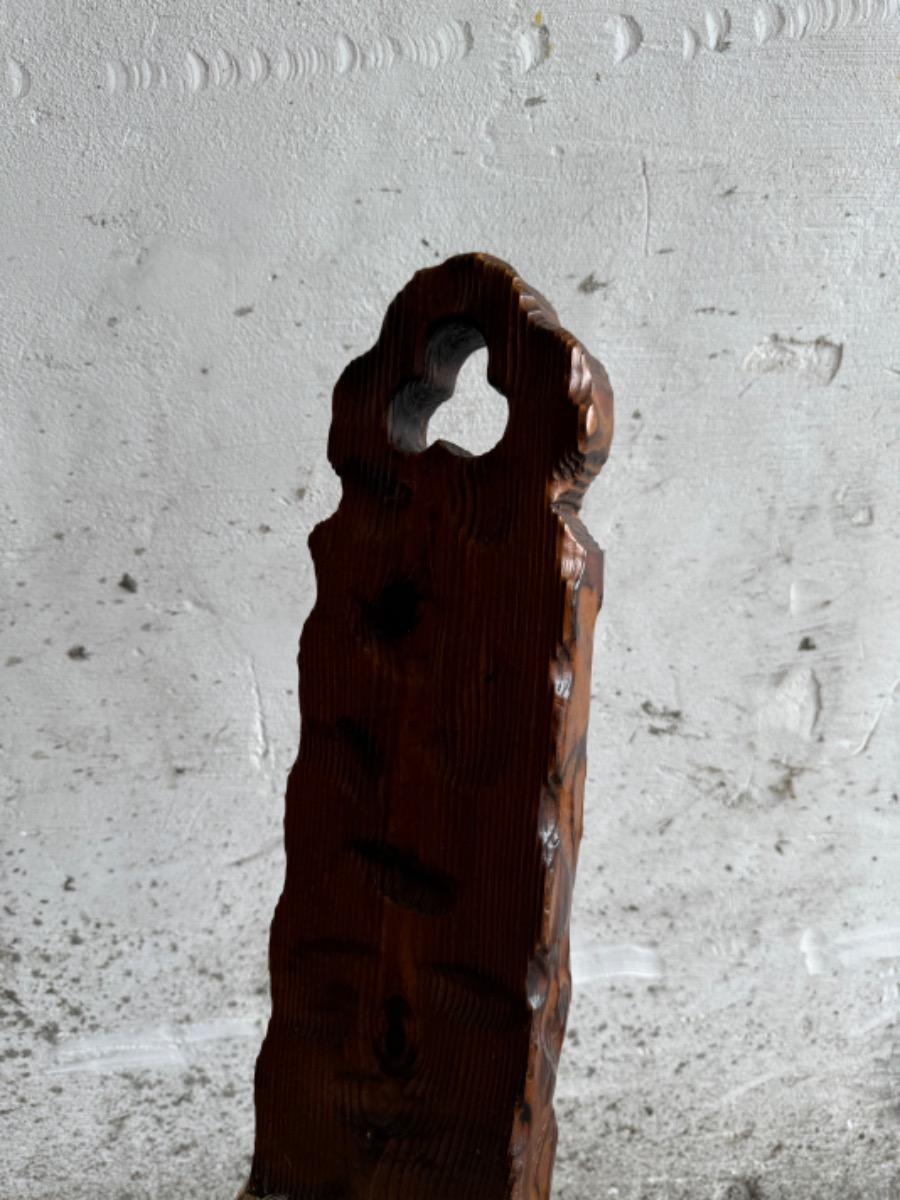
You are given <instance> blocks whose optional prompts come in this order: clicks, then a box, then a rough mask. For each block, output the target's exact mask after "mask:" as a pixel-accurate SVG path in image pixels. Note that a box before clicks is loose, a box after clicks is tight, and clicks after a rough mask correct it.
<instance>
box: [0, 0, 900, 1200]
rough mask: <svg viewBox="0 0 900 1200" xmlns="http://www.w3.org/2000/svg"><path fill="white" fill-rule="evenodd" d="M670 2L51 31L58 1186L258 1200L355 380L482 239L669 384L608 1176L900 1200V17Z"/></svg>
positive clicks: (14, 13) (6, 951)
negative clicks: (407, 293) (275, 974)
mask: <svg viewBox="0 0 900 1200" xmlns="http://www.w3.org/2000/svg"><path fill="white" fill-rule="evenodd" d="M624 3H626V4H627V5H628V8H627V10H626V11H625V12H624V13H623V11H622V10H620V9H618V8H616V7H614V6H612V5H611V4H609V3H606V2H605V0H570V2H568V3H564V2H563V0H556V2H550V3H548V4H547V5H546V6H545V7H544V8H543V11H542V12H540V13H538V12H536V10H535V8H534V7H531V6H528V5H526V4H524V3H519V2H517V0H513V2H510V3H486V4H485V3H481V4H479V3H475V2H474V0H460V3H459V4H458V5H456V6H454V7H452V8H449V9H448V8H445V7H444V6H443V5H441V4H438V3H434V2H431V0H426V2H419V3H414V2H413V0H400V2H398V3H396V4H392V5H389V4H385V3H374V4H372V3H369V4H365V5H364V4H362V3H356V2H350V0H345V2H342V3H330V4H327V3H326V4H320V5H314V4H313V3H311V0H298V2H297V3H289V2H288V0H221V2H216V0H208V3H201V2H200V0H181V2H180V3H177V4H176V3H173V2H169V3H162V2H152V0H142V2H138V0H133V2H132V3H129V4H127V5H126V4H122V3H114V2H113V0H56V2H54V3H51V2H45V3H40V2H38V0H5V2H4V3H2V4H0V165H2V191H0V195H2V205H3V212H2V221H0V247H2V289H3V291H2V296H3V299H2V308H0V314H2V315H0V378H2V396H3V402H2V408H0V428H2V434H3V451H2V454H3V459H2V464H3V465H2V472H0V502H2V520H3V525H2V529H3V533H2V547H0V548H2V565H3V572H2V581H3V582H2V607H3V627H2V635H0V641H2V646H0V679H2V684H3V687H2V698H3V706H4V707H3V722H2V731H0V741H2V753H3V764H2V798H3V803H4V837H3V858H2V863H3V870H4V882H3V888H4V896H3V900H2V903H3V905H4V909H3V911H4V917H3V924H2V933H0V936H2V954H3V958H2V970H3V980H2V996H3V998H2V1001H0V1008H2V1010H3V1021H4V1024H3V1032H2V1035H0V1038H2V1040H0V1055H2V1056H3V1058H2V1067H3V1078H4V1088H3V1098H2V1108H3V1136H2V1138H0V1145H2V1149H0V1165H2V1170H0V1195H2V1197H4V1198H5V1200H13V1198H15V1200H58V1198H59V1197H61V1196H65V1197H66V1198H67V1200H88V1198H91V1200H94V1198H95V1197H97V1196H101V1195H102V1196H105V1197H110V1198H111V1200H145V1198H150V1197H154V1198H158V1197H161V1196H163V1195H165V1196H176V1195H177V1196H178V1197H179V1198H180V1200H214V1198H215V1200H222V1198H226V1200H227V1198H228V1197H230V1196H231V1195H232V1193H233V1191H234V1190H235V1188H236V1187H237V1185H238V1184H239V1183H240V1182H241V1180H242V1177H243V1173H244V1171H245V1169H246V1165H247V1161H248V1155H249V1151H250V1148H251V1142H252V1121H253V1114H252V1097H251V1072H252V1066H253V1061H254V1057H255V1053H256V1049H257V1044H258V1040H259V1037H260V1034H261V1030H262V1025H263V1021H264V1019H265V1016H266V1011H267V977H266V962H265V949H266V946H265V943H266V933H267V928H268V922H269V918H270V915H271V911H272V908H273V905H274V903H275V900H276V897H277V894H278V892H279V889H280V884H281V876H282V867H283V860H282V855H281V849H280V838H279V835H280V821H281V796H282V789H283V785H284V782H285V777H286V773H287V771H288V769H289V767H290V764H291V761H292V759H293V756H294V754H295V752H296V743H297V736H298V715H297V700H296V678H295V663H294V657H295V653H296V644H297V638H298V634H299V630H300V626H301V624H302V621H303V618H304V617H305V614H306V613H307V611H308V610H309V607H310V605H311V603H312V600H313V594H314V579H313V574H312V569H311V564H310V560H309V556H308V554H307V550H306V545H305V539H306V536H307V535H308V533H309V531H310V529H311V528H312V526H313V524H314V523H315V522H317V521H319V520H321V519H322V518H324V517H325V516H326V515H327V514H328V513H329V512H330V511H331V510H332V509H333V507H334V505H335V503H336V500H337V496H338V489H337V486H336V481H335V479H334V477H333V476H332V474H331V472H330V469H329V467H328V466H327V463H326V461H325V454H324V450H325V437H326V432H327V426H328V420H329V403H330V390H331V387H332V384H333V382H334V380H335V379H336V377H337V375H338V374H339V372H340V370H341V369H342V367H343V366H344V364H345V363H346V362H347V361H348V359H349V358H350V357H352V356H354V355H356V354H358V353H360V352H361V351H363V350H364V349H366V348H367V347H368V346H369V345H370V344H371V343H372V342H373V341H374V339H375V337H376V335H377V331H378V327H379V324H380V320H381V315H382V313H383V311H384V308H385V306H386V304H387V303H388V301H389V300H390V299H391V297H392V296H393V295H394V293H395V292H396V291H397V290H398V289H399V288H400V287H401V286H402V285H403V284H404V283H405V282H406V280H407V279H408V277H409V276H410V275H411V274H412V272H413V271H415V270H416V269H417V268H418V267H420V266H423V265H426V264H428V263H430V262H433V261H437V260H439V259H443V258H444V257H445V256H447V255H449V254H451V253H456V252H459V251H463V250H471V249H483V250H487V251H490V252H493V253H495V254H498V255H500V256H501V257H503V258H506V259H508V260H509V261H511V262H512V263H513V264H514V265H515V267H516V268H517V269H518V270H519V271H520V272H521V273H522V275H523V276H524V277H525V278H526V279H527V280H529V281H530V282H532V283H533V284H534V285H535V286H536V287H538V288H539V289H540V290H541V291H543V292H544V293H545V294H546V295H547V296H548V297H549V298H550V299H551V300H552V301H553V302H554V304H555V305H556V306H557V308H558V310H559V312H560V315H561V317H562V320H563V322H564V323H565V324H566V325H568V326H569V327H570V328H571V329H572V330H573V332H575V333H576V334H577V335H578V336H579V337H581V338H582V339H583V340H584V342H585V343H586V344H587V345H588V346H589V347H590V348H591V350H592V351H593V352H594V353H596V354H597V355H598V356H599V357H601V358H602V359H603V360H604V362H605V363H606V365H607V367H608V369H609V373H610V376H611V379H612V382H613V385H614V388H615V391H616V396H617V432H616V437H615V444H614V449H613V455H612V458H611V460H610V462H609V464H608V466H607V468H606V469H605V471H604V473H603V476H602V477H601V479H600V480H598V481H597V483H596V484H595V485H594V487H593V488H592V490H591V492H590V493H589V496H588V499H587V502H586V506H585V516H586V520H587V523H588V525H589V527H590V528H591V529H592V531H593V532H594V533H595V535H596V536H597V538H598V540H599V541H600V542H601V544H602V545H603V546H604V547H605V548H606V550H607V597H606V602H605V607H604V611H603V613H602V615H601V621H600V624H599V627H598V636H597V642H596V650H595V671H594V691H595V699H594V710H593V713H592V724H591V733H590V743H589V756H590V757H589V782H588V789H587V797H586V819H585V840H584V843H583V847H582V852H581V859H580V867H579V880H578V887H577V897H576V907H575V914H574V931H573V937H574V940H575V978H576V997H575V1003H574V1007H573V1011H572V1015H571V1018H570V1033H569V1038H568V1041H567V1044H566V1050H565V1054H564V1061H563V1065H562V1070H561V1073H560V1077H559V1081H558V1089H557V1096H558V1107H559V1114H560V1123H561V1129H562V1133H561V1142H560V1148H559V1158H558V1167H557V1173H556V1180H557V1184H556V1193H555V1194H556V1196H557V1197H558V1198H559V1200H589V1198H590V1200H593V1198H594V1197H607V1196H609V1197H618V1198H620V1200H639V1198H641V1200H663V1198H666V1200H677V1198H684V1200H688V1198H689V1200H698V1198H706V1197H710V1198H715V1197H718V1198H719V1200H721V1198H723V1197H730V1198H731V1200H738V1198H741V1197H743V1198H744V1200H753V1198H756V1200H774V1198H776V1197H777V1198H784V1200H787V1198H790V1200H805V1198H812V1197H816V1198H817V1200H847V1198H852V1197H865V1198H866V1200H870V1198H878V1200H887V1198H888V1197H898V1196H900V1162H898V1159H897V1145H898V1141H897V1133H898V1125H900V974H898V971H900V870H898V866H900V853H898V850H900V841H898V838H900V802H898V789H900V769H898V768H900V761H898V760H900V755H898V734H900V626H898V602H900V555H898V534H897V530H898V528H900V490H898V487H897V481H898V459H900V454H898V434H900V421H898V410H900V337H898V267H900V201H898V195H900V192H898V176H900V172H898V153H900V12H898V8H900V6H898V4H897V3H896V0H783V2H782V3H781V5H780V7H779V6H778V5H776V4H774V3H767V2H765V0H760V2H758V3H757V2H756V0H753V2H742V3H735V4H733V5H732V7H731V9H730V14H726V13H725V12H724V10H723V9H721V8H718V7H707V8H705V7H704V5H703V3H702V0H672V2H671V3H651V2H650V0H624ZM480 365H481V364H479V363H478V362H477V360H476V361H475V362H474V363H473V364H472V368H471V369H470V368H469V367H467V369H466V370H465V372H464V384H465V386H464V387H463V389H462V390H463V391H464V392H465V397H464V399H465V400H466V404H463V405H457V408H456V412H455V413H454V411H453V410H452V409H450V408H449V407H448V411H447V414H446V419H447V422H448V425H447V426H445V432H446V431H447V429H450V430H451V431H452V430H453V429H454V428H456V429H457V431H458V436H459V437H460V438H462V439H463V440H464V441H466V440H467V441H468V443H469V444H477V439H478V438H479V437H480V438H482V439H487V440H490V436H491V433H492V430H493V431H494V436H496V419H497V414H496V413H494V414H491V413H488V415H487V416H484V417H483V416H482V415H481V414H482V413H483V412H484V411H485V409H484V408H483V406H482V400H483V398H484V397H485V395H486V385H484V384H483V383H481V384H479V382H478V379H477V371H476V370H475V368H478V367H480ZM441 419H442V420H443V419H444V416H443V414H442V417H441ZM492 420H493V421H494V422H495V424H494V425H491V421H492ZM123 583H124V584H125V586H123ZM79 647H80V649H79ZM803 647H807V648H805V649H804V648H803ZM4 664H5V665H4Z"/></svg>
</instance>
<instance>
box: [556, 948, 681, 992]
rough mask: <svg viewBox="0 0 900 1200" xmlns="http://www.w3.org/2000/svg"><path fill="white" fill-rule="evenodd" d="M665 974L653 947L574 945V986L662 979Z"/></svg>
mask: <svg viewBox="0 0 900 1200" xmlns="http://www.w3.org/2000/svg"><path fill="white" fill-rule="evenodd" d="M664 974H665V970H664V967H663V963H662V959H661V958H660V956H659V952H658V951H657V950H655V949H654V948H653V947H652V946H638V945H634V944H632V943H627V944H622V945H614V944H610V945H606V944H601V943H593V944H592V943H584V944H580V943H578V942H577V941H575V942H573V945H572V981H573V983H575V984H581V983H591V982H593V981H594V980H598V979H662V977H663V975H664Z"/></svg>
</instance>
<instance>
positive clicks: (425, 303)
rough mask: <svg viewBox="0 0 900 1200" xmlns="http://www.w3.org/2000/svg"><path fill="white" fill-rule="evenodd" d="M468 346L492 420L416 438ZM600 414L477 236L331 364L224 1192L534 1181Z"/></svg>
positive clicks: (583, 654) (586, 658) (364, 1192)
mask: <svg viewBox="0 0 900 1200" xmlns="http://www.w3.org/2000/svg"><path fill="white" fill-rule="evenodd" d="M482 346H486V347H487V350H488V381H489V383H490V384H491V385H492V386H493V387H494V388H496V389H498V390H499V391H500V392H501V393H503V395H504V396H505V397H506V398H507V400H508V404H509V421H508V425H507V429H506V432H505V434H504V436H503V438H502V439H501V440H500V442H499V443H498V444H497V445H496V446H495V447H494V448H493V449H492V450H490V451H489V452H488V453H486V454H484V455H481V456H478V457H473V456H471V455H468V454H467V453H466V452H465V451H462V450H460V449H459V448H457V447H454V446H451V445H449V444H447V443H444V442H435V443H434V444H433V445H431V446H428V447H427V448H426V432H427V425H428V420H429V418H430V416H431V415H432V413H433V412H434V411H435V409H436V408H437V407H438V405H440V404H441V403H442V402H443V401H444V400H446V399H447V398H448V397H449V396H450V395H451V394H452V390H453V384H454V381H455V378H456V375H457V372H458V371H459V368H460V366H461V365H462V363H463V362H464V361H465V359H466V357H467V356H468V355H469V354H471V353H472V352H473V350H475V349H477V348H479V347H482ZM611 436H612V394H611V391H610V388H609V384H608V381H607V378H606V373H605V371H604V370H603V368H602V367H601V366H600V364H599V363H598V362H597V361H596V360H595V359H594V358H592V357H591V355H590V354H589V353H588V352H587V351H586V350H585V349H584V347H583V346H582V345H581V344H580V343H579V342H578V341H577V340H576V339H575V338H574V337H573V336H572V335H571V334H569V333H568V332H566V331H565V330H563V329H562V328H560V326H559V322H558V319H557V316H556V313H555V312H554V310H553V309H552V308H551V306H550V305H549V304H548V302H547V301H546V300H545V299H544V298H543V297H542V296H540V295H539V294H538V293H537V292H536V291H534V289H533V288H531V287H529V286H528V285H527V284H526V283H524V282H523V281H522V280H521V279H520V278H519V277H518V276H517V275H516V273H515V272H514V271H513V269H512V268H511V267H510V266H509V265H508V264H506V263H504V262H501V261H500V260H499V259H496V258H493V257H491V256H489V255H486V254H467V255H460V256H458V257H455V258H451V259H448V260H447V261H446V262H444V263H442V264H441V265H439V266H437V267H433V268H430V269H427V270H422V271H419V272H418V273H417V274H416V275H415V276H414V277H413V279H412V280H411V281H410V282H409V283H408V284H407V286H406V287H405V288H404V289H403V291H402V292H400V294H399V295H398V296H397V297H396V298H395V300H394V301H393V302H392V304H391V305H390V307H389V309H388V311H387V314H386V316H385V320H384V324H383V326H382V330H381V334H380V336H379V338H378V341H377V343H376V344H375V346H374V347H373V348H372V349H371V350H370V351H368V352H367V353H366V354H364V355H362V357H360V358H357V359H356V360H355V361H353V362H351V363H350V364H349V366H348V367H347V368H346V369H345V370H344V372H343V374H342V375H341V377H340V379H339V380H338V383H337V385H336V387H335V389H334V397H333V410H332V424H331V431H330V436H329V441H328V457H329V460H330V462H331V464H332V465H333V467H334V469H335V471H336V472H337V473H338V475H339V476H340V478H341V481H342V485H343V494H342V498H341V502H340V505H339V507H338V509H337V511H336V512H335V513H334V515H333V516H332V517H330V518H329V519H328V520H326V521H324V522H323V523H322V524H320V525H318V526H317V527H316V528H315V529H314V530H313V532H312V534H311V536H310V539H309V546H310V550H311V553H312V557H313V561H314V564H315V570H316V579H317V584H318V592H317V598H316V603H315V606H314V608H313V610H312V612H311V614H310V616H309V618H308V620H307V622H306V624H305V626H304V628H303V632H302V635H301V639H300V653H299V658H298V665H299V670H300V710H301V716H302V729H301V738H300V748H299V753H298V755H297V759H296V761H295V763H294V766H293V768H292V770H291V772H290V776H289V779H288V785H287V796H286V811H285V846H286V854H287V870H286V876H285V883H284V891H283V893H282V895H281V898H280V900H279V902H278V905H277V908H276V911H275V915H274V919H273V923H272V930H271V940H270V970H271V987H272V1017H271V1022H270V1024H269V1028H268V1032H267V1034H266V1038H265V1041H264V1044H263V1047H262V1050H261V1052H260V1055H259V1060H258V1063H257V1068H256V1082H255V1102H256V1146H255V1153H254V1158H253V1166H252V1170H251V1176H250V1180H249V1183H248V1185H247V1189H246V1192H245V1193H244V1194H245V1195H246V1196H247V1197H251V1196H252V1197H266V1196H280V1197H289V1198H290V1200H357V1198H362V1197H366V1198H367V1200H501V1198H503V1200H507V1198H509V1200H512V1198H516V1200H524V1198H526V1197H527V1198H528V1200H546V1197H547V1196H548V1195H549V1191H550V1177H551V1172H552V1166H553V1157H554V1150H555V1145H556V1121H555V1117H554V1113H553V1107H552V1096H553V1088H554V1081H555V1076H556V1068H557V1062H558V1059H559V1054H560V1049H561V1046H562V1040H563V1033H564V1029H565V1023H566V1014H567V1011H568V1006H569V997H570V990H571V987H570V976H569V965H568V963H569V945H568V921H569V909H570V904H571V898H572V887H573V882H574V873H575V865H576V859H577V852H578V844H579V841H580V838H581V832H582V798H583V788H584V778H585V736H586V727H587V719H588V709H589V695H590V675H591V648H592V638H593V628H594V620H595V617H596V614H597V611H598V609H599V606H600V601H601V594H602V554H601V552H600V550H599V549H598V547H597V546H596V545H595V544H594V542H593V541H592V539H591V538H590V536H589V534H588V533H587V531H586V530H585V528H584V526H583V525H582V523H581V521H580V519H579V517H578V510H579V506H580V503H581V499H582V496H583V493H584V491H585V489H586V487H587V486H588V484H589V483H590V481H591V479H592V478H593V477H594V476H595V475H596V473H597V472H598V471H599V469H600V467H601V466H602V464H603V462H604V461H605V459H606V456H607V454H608V451H609V445H610V440H611Z"/></svg>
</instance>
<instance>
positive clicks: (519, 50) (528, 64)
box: [514, 11, 551, 75]
mask: <svg viewBox="0 0 900 1200" xmlns="http://www.w3.org/2000/svg"><path fill="white" fill-rule="evenodd" d="M514 44H515V48H516V55H517V58H518V67H519V71H520V72H521V73H522V74H523V75H524V74H525V73H526V72H527V71H533V70H534V69H535V67H539V66H540V65H541V63H544V62H546V61H547V59H548V58H549V57H550V50H551V46H550V30H549V29H548V28H547V26H546V25H545V24H544V20H543V17H542V16H541V14H540V11H538V12H536V13H535V14H534V20H533V21H532V22H531V25H530V26H529V27H528V28H527V29H523V30H522V31H521V32H520V33H518V34H516V36H515V39H514Z"/></svg>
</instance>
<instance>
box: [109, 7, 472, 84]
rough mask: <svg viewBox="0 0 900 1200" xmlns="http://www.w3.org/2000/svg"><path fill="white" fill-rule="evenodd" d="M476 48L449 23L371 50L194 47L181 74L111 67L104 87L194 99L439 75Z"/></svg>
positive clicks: (463, 25) (465, 32) (344, 45)
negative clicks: (361, 74) (325, 79)
mask: <svg viewBox="0 0 900 1200" xmlns="http://www.w3.org/2000/svg"><path fill="white" fill-rule="evenodd" d="M474 44H475V39H474V36H473V34H472V27H471V25H470V24H469V22H468V21H458V20H451V21H447V22H445V23H444V24H443V25H440V26H439V27H438V28H437V29H435V30H433V31H432V32H431V33H428V34H424V35H422V36H420V37H413V36H411V35H410V34H407V33H401V34H397V35H396V36H394V35H385V36H383V37H380V38H378V39H377V40H376V41H374V42H373V43H371V44H370V45H368V46H365V45H363V44H362V43H360V42H358V41H356V40H355V39H353V38H352V37H350V36H349V34H346V33H342V34H340V35H339V36H338V37H337V38H336V39H335V41H334V43H333V44H332V45H331V46H330V47H321V46H315V45H312V44H307V45H299V46H282V47H281V48H280V49H278V50H276V51H274V52H273V53H271V54H270V53H268V52H267V51H264V50H261V49H259V48H258V47H256V48H254V49H252V50H250V51H248V52H246V53H235V52H233V51H231V50H228V49H225V48H219V49H217V50H214V51H211V52H209V53H207V52H203V53H201V52H200V51H199V50H198V49H196V48H193V47H192V48H191V49H190V50H188V52H187V54H186V56H185V63H184V68H183V70H181V71H177V70H176V71H173V70H170V69H169V68H167V67H166V66H165V65H164V64H162V63H158V62H152V61H150V60H149V59H146V58H145V59H141V60H139V61H136V62H127V61H124V60H115V61H110V62H108V63H107V64H106V84H107V87H108V88H109V90H110V91H111V92H113V93H121V92H141V91H143V92H146V91H151V90H153V89H161V88H167V87H177V88H178V89H179V90H181V91H182V92H183V91H184V90H185V89H186V90H187V91H188V92H191V93H196V92H201V91H206V90H208V89H210V88H236V87H243V86H253V87H258V86H261V85H264V84H268V85H274V86H278V85H285V84H289V83H293V82H294V81H295V80H303V79H311V78H313V77H315V76H319V75H322V76H329V75H330V76H334V75H351V74H353V73H354V72H356V71H388V70H391V69H393V68H395V67H399V66H401V65H402V64H404V63H409V64H411V65H413V66H416V67H424V68H425V69H427V70H437V69H438V68H439V67H444V66H447V65H448V64H450V63H454V62H459V61H460V60H461V59H463V58H465V57H466V55H467V54H468V53H469V52H470V51H471V49H472V47H473V46H474Z"/></svg>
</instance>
